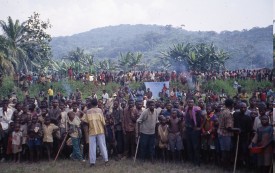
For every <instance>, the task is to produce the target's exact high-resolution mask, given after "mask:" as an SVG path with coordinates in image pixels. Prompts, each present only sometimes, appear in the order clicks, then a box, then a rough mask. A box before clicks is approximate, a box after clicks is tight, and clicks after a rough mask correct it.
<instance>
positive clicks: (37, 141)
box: [28, 116, 43, 162]
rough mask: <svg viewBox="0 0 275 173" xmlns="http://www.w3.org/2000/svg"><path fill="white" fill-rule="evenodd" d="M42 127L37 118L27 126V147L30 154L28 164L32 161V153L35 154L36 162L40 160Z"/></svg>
mask: <svg viewBox="0 0 275 173" xmlns="http://www.w3.org/2000/svg"><path fill="white" fill-rule="evenodd" d="M42 136H43V132H42V126H41V123H40V122H38V117H37V116H34V117H33V119H32V122H31V124H29V126H28V146H29V152H30V162H33V160H34V152H35V153H36V161H39V160H40V153H41V145H42Z"/></svg>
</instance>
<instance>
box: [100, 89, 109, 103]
mask: <svg viewBox="0 0 275 173" xmlns="http://www.w3.org/2000/svg"><path fill="white" fill-rule="evenodd" d="M108 99H109V94H108V93H107V92H106V90H103V94H102V101H103V104H104V105H105V104H106V102H107V100H108Z"/></svg>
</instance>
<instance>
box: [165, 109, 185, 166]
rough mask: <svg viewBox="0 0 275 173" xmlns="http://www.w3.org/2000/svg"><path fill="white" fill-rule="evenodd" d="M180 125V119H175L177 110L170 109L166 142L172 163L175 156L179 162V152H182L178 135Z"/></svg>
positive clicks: (181, 144) (180, 139)
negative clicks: (167, 141)
mask: <svg viewBox="0 0 275 173" xmlns="http://www.w3.org/2000/svg"><path fill="white" fill-rule="evenodd" d="M180 123H181V119H180V118H178V117H177V110H176V109H172V112H171V116H170V118H169V128H168V131H169V134H168V140H169V149H170V151H171V154H172V159H173V161H175V160H176V159H175V157H176V156H177V157H178V161H180V160H181V150H183V143H182V138H181V134H180ZM175 154H176V155H175Z"/></svg>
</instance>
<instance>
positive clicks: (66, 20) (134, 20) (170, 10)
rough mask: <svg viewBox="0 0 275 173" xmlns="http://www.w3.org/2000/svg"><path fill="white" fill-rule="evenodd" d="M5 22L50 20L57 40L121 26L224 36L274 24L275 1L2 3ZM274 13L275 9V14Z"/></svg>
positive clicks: (39, 0) (1, 16) (23, 0)
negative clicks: (149, 26) (159, 27)
mask: <svg viewBox="0 0 275 173" xmlns="http://www.w3.org/2000/svg"><path fill="white" fill-rule="evenodd" d="M0 7H1V8H0V20H5V21H6V20H7V17H8V16H11V17H12V18H13V19H14V20H15V19H19V20H20V22H23V21H24V20H27V18H28V17H29V16H31V15H32V13H33V12H34V11H35V12H38V13H39V14H40V17H41V18H42V19H43V20H45V19H49V20H50V22H51V24H52V25H53V27H52V28H51V29H50V30H48V32H49V33H50V34H51V35H52V36H66V35H72V34H77V33H80V32H85V31H89V30H91V29H93V28H98V27H103V26H109V25H119V24H158V25H168V24H171V25H173V26H180V25H185V27H184V29H186V30H191V31H198V30H201V31H210V30H214V31H217V32H220V31H222V30H228V31H232V30H242V29H251V28H253V27H266V26H269V25H272V24H273V19H274V18H275V12H274V11H273V8H274V7H275V5H274V3H273V0H0ZM274 9H275V8H274Z"/></svg>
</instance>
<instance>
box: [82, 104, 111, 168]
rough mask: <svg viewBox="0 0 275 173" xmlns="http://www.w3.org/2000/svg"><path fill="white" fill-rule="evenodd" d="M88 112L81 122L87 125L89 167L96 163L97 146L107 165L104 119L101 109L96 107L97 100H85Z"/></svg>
mask: <svg viewBox="0 0 275 173" xmlns="http://www.w3.org/2000/svg"><path fill="white" fill-rule="evenodd" d="M87 106H88V110H87V112H86V114H84V116H83V118H82V120H83V121H84V122H86V123H88V125H89V158H90V166H91V167H92V166H94V165H95V161H96V146H97V144H98V145H99V149H100V152H101V154H102V155H103V159H104V161H105V165H106V166H107V165H108V153H107V147H106V141H105V133H104V129H105V119H104V116H103V112H102V110H101V109H99V108H98V107H97V99H92V100H90V99H87Z"/></svg>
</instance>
